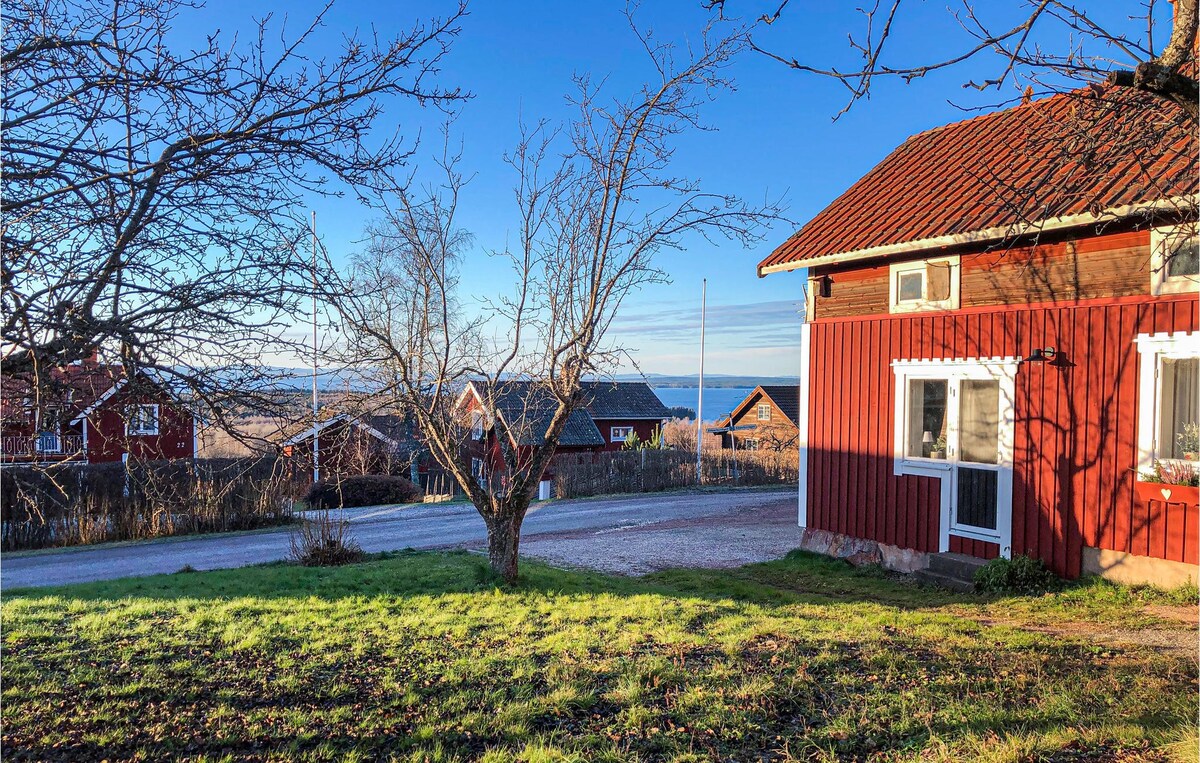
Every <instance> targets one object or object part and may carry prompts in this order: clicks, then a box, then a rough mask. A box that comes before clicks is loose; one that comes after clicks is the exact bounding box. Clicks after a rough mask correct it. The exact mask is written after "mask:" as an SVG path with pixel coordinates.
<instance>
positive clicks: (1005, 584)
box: [975, 556, 1063, 595]
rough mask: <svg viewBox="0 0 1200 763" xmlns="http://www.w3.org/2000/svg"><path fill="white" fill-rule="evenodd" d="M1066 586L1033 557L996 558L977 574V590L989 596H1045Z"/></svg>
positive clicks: (977, 571)
mask: <svg viewBox="0 0 1200 763" xmlns="http://www.w3.org/2000/svg"><path fill="white" fill-rule="evenodd" d="M1062 587H1063V579H1062V578H1060V577H1058V576H1057V575H1055V574H1054V573H1053V572H1051V571H1050V570H1048V569H1046V565H1045V564H1043V563H1042V560H1041V559H1034V558H1033V557H1030V556H1014V557H1013V558H1012V559H993V560H992V561H990V562H988V563H987V564H985V565H983V566H982V567H980V568H979V569H978V570H976V571H975V590H977V591H983V592H985V593H1017V594H1027V595H1028V594H1041V593H1046V592H1048V591H1058V590H1061V589H1062Z"/></svg>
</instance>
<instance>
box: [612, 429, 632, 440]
mask: <svg viewBox="0 0 1200 763" xmlns="http://www.w3.org/2000/svg"><path fill="white" fill-rule="evenodd" d="M631 434H633V427H612V428H611V429H609V430H608V435H609V442H625V440H626V439H628V437H629V435H631Z"/></svg>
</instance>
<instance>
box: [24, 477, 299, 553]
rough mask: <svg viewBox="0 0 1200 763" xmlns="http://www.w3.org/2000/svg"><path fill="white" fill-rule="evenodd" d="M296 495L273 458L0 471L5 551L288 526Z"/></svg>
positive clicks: (293, 480)
mask: <svg viewBox="0 0 1200 763" xmlns="http://www.w3.org/2000/svg"><path fill="white" fill-rule="evenodd" d="M298 493H299V485H298V483H297V481H296V478H295V477H294V476H293V475H292V474H291V473H290V471H289V470H288V468H287V465H286V464H284V463H281V462H280V461H278V460H276V459H269V458H265V459H253V458H250V459H201V460H199V461H197V462H193V461H191V460H174V461H132V460H131V461H130V462H129V463H128V464H122V463H119V462H117V463H107V464H90V465H89V464H59V465H54V466H48V467H31V466H6V467H5V468H4V469H3V470H0V521H2V530H0V535H2V541H0V546H2V547H3V549H4V550H5V551H12V550H17V549H29V548H46V547H50V546H73V545H83V544H88V543H103V542H107V541H120V540H138V539H143V538H157V537H162V536H166V535H181V534H184V533H203V532H225V531H229V530H249V529H254V528H258V527H267V526H271V525H279V524H285V523H288V522H290V521H291V511H292V500H293V499H294V498H295V497H296V495H297V494H298Z"/></svg>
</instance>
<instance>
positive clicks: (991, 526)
mask: <svg viewBox="0 0 1200 763" xmlns="http://www.w3.org/2000/svg"><path fill="white" fill-rule="evenodd" d="M996 477H997V474H996V472H995V471H992V470H991V469H972V468H970V467H967V466H963V467H960V468H959V470H958V496H957V498H958V503H957V505H956V510H955V513H956V514H957V516H956V517H955V522H957V523H958V524H960V525H969V526H971V527H979V528H982V529H985V530H995V529H996Z"/></svg>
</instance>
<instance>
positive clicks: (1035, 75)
mask: <svg viewBox="0 0 1200 763" xmlns="http://www.w3.org/2000/svg"><path fill="white" fill-rule="evenodd" d="M789 4H790V0H774V2H773V3H771V5H770V6H768V8H767V10H766V11H765V12H763V13H762V14H761V15H759V17H758V22H759V24H760V25H761V27H763V28H766V27H770V26H773V25H776V24H781V25H782V23H781V22H784V21H786V20H787V19H788V18H789V17H791V16H799V15H800V12H799V11H797V10H796V9H795V8H789V7H788V6H789ZM705 5H707V6H708V7H710V8H713V9H716V10H717V11H718V12H719V13H721V14H724V13H725V12H726V11H727V10H732V9H731V8H729V6H732V5H734V4H733V3H730V2H728V0H708V2H706V3H705ZM909 5H910V6H911V5H912V3H909ZM1022 5H1024V6H1025V7H1026V11H1025V12H1023V13H1022V14H1020V18H1019V20H1018V21H1017V22H1016V23H1015V24H1012V23H1011V22H1010V23H1007V24H1002V23H1000V22H998V21H996V20H995V19H996V18H997V17H998V16H1003V15H1007V13H1008V12H1009V11H1010V10H1011V6H1010V5H1009V4H1004V3H995V4H993V3H986V4H985V3H976V2H972V1H971V0H961V2H960V3H959V5H958V7H957V9H952V10H951V11H950V12H952V13H953V14H954V16H955V18H956V19H957V20H958V22H959V23H960V25H961V26H962V27H963V29H964V31H965V32H966V33H967V41H966V42H965V43H964V44H963V45H962V47H961V48H960V49H958V50H956V51H954V52H952V53H949V54H946V55H944V56H941V57H936V58H932V59H929V60H920V59H919V58H918V59H916V60H903V59H897V58H896V57H895V56H893V55H892V48H893V47H894V45H892V43H894V40H893V37H894V28H895V26H896V25H897V22H898V19H900V17H901V15H902V11H903V8H904V7H905V3H904V0H886V2H882V0H875V2H874V4H873V5H871V6H869V7H865V8H861V9H859V11H860V13H862V15H863V26H862V29H861V31H860V32H859V33H858V34H851V35H850V36H849V43H850V48H851V50H852V52H853V55H854V56H855V58H856V62H855V63H854V64H852V65H851V66H849V67H845V68H838V67H836V66H830V65H828V64H820V63H816V62H811V61H808V62H806V61H804V60H802V59H801V58H800V57H797V56H795V55H792V54H788V53H780V52H778V51H776V50H772V49H770V48H769V47H763V46H760V45H759V44H758V43H756V42H753V41H752V42H751V46H752V47H753V48H754V49H755V50H757V51H758V52H760V53H762V54H764V55H767V56H769V57H771V58H773V59H775V60H776V61H779V62H780V63H782V64H784V65H786V66H788V67H790V68H792V69H795V70H797V71H801V72H807V73H811V74H818V75H821V76H825V77H832V78H835V79H837V80H838V81H839V82H841V83H842V84H843V85H844V86H845V87H846V89H847V91H848V92H849V101H848V102H847V104H846V106H845V108H843V109H842V112H841V113H845V112H846V111H847V110H849V109H850V108H851V107H852V106H853V105H854V104H855V103H856V102H857V101H859V100H861V99H864V98H868V97H870V93H871V87H872V85H873V84H874V82H875V80H876V79H879V78H888V77H891V78H898V79H902V80H904V81H905V82H911V81H912V80H914V79H918V78H921V77H924V76H925V75H927V74H930V73H931V72H935V71H939V70H942V69H948V68H952V67H955V66H959V65H961V64H962V63H964V62H966V61H967V60H969V59H976V58H982V57H984V56H988V55H991V56H993V57H994V58H995V60H996V67H995V70H994V72H993V73H992V75H991V76H989V77H987V78H985V79H983V80H982V81H974V80H970V81H967V82H966V83H964V87H971V88H975V89H978V90H987V89H999V88H1001V87H1002V86H1003V85H1005V84H1020V85H1026V86H1028V87H1029V88H1031V89H1034V88H1038V87H1041V88H1046V89H1050V90H1055V91H1056V90H1061V89H1064V86H1066V87H1078V86H1079V85H1080V84H1085V83H1094V82H1104V81H1107V82H1108V83H1110V84H1112V85H1116V86H1119V87H1128V88H1132V89H1136V90H1139V91H1142V92H1146V93H1150V94H1152V95H1154V96H1155V97H1157V98H1161V99H1163V100H1166V101H1170V102H1172V103H1174V104H1176V105H1177V106H1179V107H1180V108H1181V109H1183V110H1184V111H1185V112H1186V113H1187V114H1188V115H1189V117H1190V118H1191V119H1192V121H1193V123H1195V122H1197V121H1200V103H1198V102H1200V84H1198V83H1197V79H1196V67H1195V59H1196V32H1197V26H1198V23H1200V21H1198V18H1200V17H1198V12H1197V0H1172V1H1171V2H1170V3H1169V4H1168V3H1163V2H1156V1H1155V0H1145V1H1144V2H1137V3H1130V4H1129V5H1130V11H1131V13H1130V15H1129V17H1128V19H1129V20H1131V21H1138V20H1140V21H1141V24H1140V25H1139V24H1129V25H1122V26H1121V27H1120V28H1114V27H1113V26H1112V25H1111V24H1109V23H1107V22H1104V21H1102V20H1101V19H1100V17H1099V14H1097V13H1095V12H1094V9H1093V10H1092V11H1091V12H1089V9H1088V8H1087V7H1086V4H1080V3H1069V2H1063V1H1062V0H1025V2H1023V3H1022ZM1164 9H1165V10H1164ZM1171 9H1173V10H1171ZM1164 12H1166V13H1173V16H1172V18H1171V34H1170V36H1169V37H1168V39H1167V40H1166V41H1165V43H1163V44H1162V45H1161V46H1159V45H1157V44H1156V42H1155V27H1156V24H1158V23H1160V22H1161V15H1162V13H1164ZM1043 27H1045V28H1047V30H1052V31H1051V33H1052V34H1058V35H1061V38H1060V39H1061V44H1060V45H1059V46H1058V47H1057V48H1047V47H1046V46H1045V45H1044V44H1043V42H1042V39H1041V38H1040V37H1039V35H1038V34H1035V31H1038V32H1041V31H1043V29H1042V28H1043ZM1160 37H1161V36H1160ZM1160 42H1161V39H1160Z"/></svg>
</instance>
